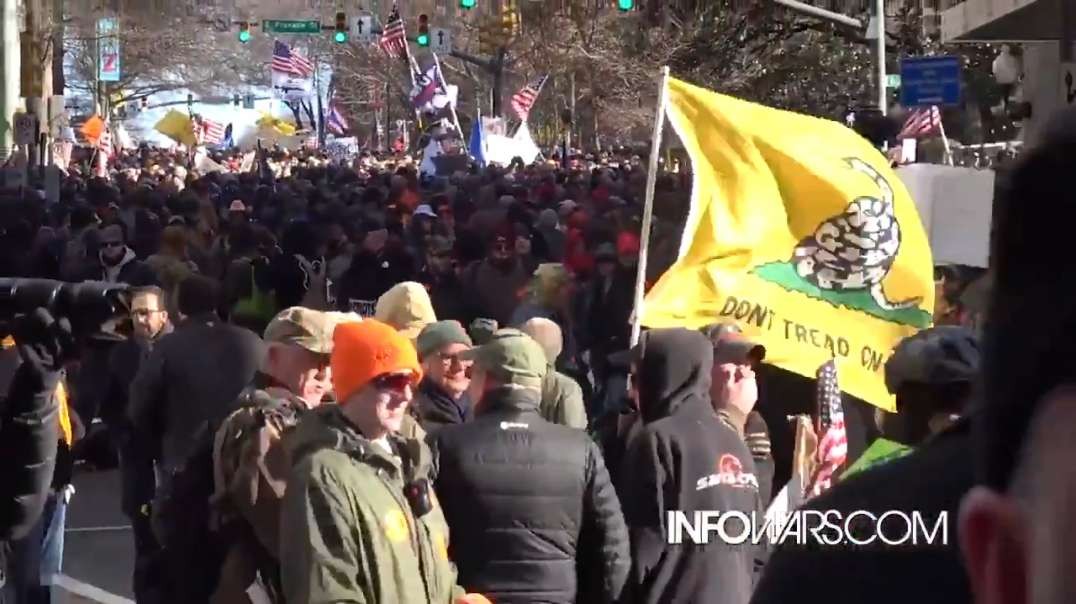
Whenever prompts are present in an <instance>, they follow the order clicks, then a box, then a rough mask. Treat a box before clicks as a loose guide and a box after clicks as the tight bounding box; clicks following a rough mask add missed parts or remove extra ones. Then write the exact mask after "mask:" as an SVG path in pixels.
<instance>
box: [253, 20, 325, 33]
mask: <svg viewBox="0 0 1076 604" xmlns="http://www.w3.org/2000/svg"><path fill="white" fill-rule="evenodd" d="M262 31H264V32H265V33H269V34H320V33H321V21H281V20H274V19H267V20H265V21H262Z"/></svg>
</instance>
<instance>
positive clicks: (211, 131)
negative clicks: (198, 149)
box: [201, 118, 228, 145]
mask: <svg viewBox="0 0 1076 604" xmlns="http://www.w3.org/2000/svg"><path fill="white" fill-rule="evenodd" d="M201 128H202V142H203V143H204V144H206V145H219V144H221V143H222V142H224V134H225V131H226V130H227V129H228V128H227V126H225V125H224V124H222V123H220V122H214V121H213V120H207V119H205V118H202V126H201Z"/></svg>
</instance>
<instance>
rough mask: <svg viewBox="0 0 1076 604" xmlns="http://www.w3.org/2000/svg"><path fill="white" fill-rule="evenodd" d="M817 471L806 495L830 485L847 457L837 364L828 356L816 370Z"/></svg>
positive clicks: (846, 435) (846, 439)
mask: <svg viewBox="0 0 1076 604" xmlns="http://www.w3.org/2000/svg"><path fill="white" fill-rule="evenodd" d="M817 376H818V382H817V397H818V430H817V433H818V435H819V437H818V463H819V465H818V471H817V472H816V473H815V476H814V480H813V481H812V485H811V492H810V495H809V496H812V497H813V496H816V495H820V494H821V493H822V492H823V491H825V490H826V489H828V488H829V487H830V486H831V485H832V484H833V477H834V476H835V475H836V472H837V470H838V469H839V468H840V467H841V466H842V465H844V462H845V460H846V459H847V458H848V432H847V431H846V430H845V427H844V409H843V407H842V406H841V389H840V386H838V384H837V364H836V362H834V361H833V360H832V359H830V360H829V361H826V362H825V363H824V364H823V365H822V366H821V367H819V369H818V374H817Z"/></svg>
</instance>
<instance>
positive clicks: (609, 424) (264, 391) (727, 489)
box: [0, 125, 1076, 604]
mask: <svg viewBox="0 0 1076 604" xmlns="http://www.w3.org/2000/svg"><path fill="white" fill-rule="evenodd" d="M1058 133H1059V135H1058V136H1057V137H1055V139H1054V140H1053V141H1052V142H1049V141H1048V142H1047V143H1045V144H1044V145H1042V147H1041V148H1039V149H1037V150H1035V151H1033V152H1031V153H1030V154H1029V156H1028V157H1027V158H1025V159H1024V160H1023V162H1022V164H1021V166H1020V167H1019V168H1018V169H1017V171H1016V173H1015V175H1014V177H1013V180H1012V182H1011V183H1010V184H1009V186H1008V188H1007V189H1006V190H1005V191H1003V193H1002V194H1001V201H1000V203H999V206H1000V208H1001V211H1000V216H999V217H998V220H999V223H998V225H999V227H998V230H997V236H996V240H995V252H994V254H993V268H992V270H991V271H990V272H989V273H987V274H985V275H980V274H977V273H975V274H968V273H967V272H966V271H961V270H958V269H951V268H944V269H941V270H939V272H938V288H939V289H938V291H939V304H938V313H937V316H936V322H937V325H936V326H935V327H932V328H930V329H926V330H923V331H921V332H919V333H918V334H917V335H915V336H913V337H911V338H908V339H907V340H905V341H904V342H902V343H901V344H900V345H899V346H898V347H897V348H896V349H895V350H894V351H893V353H892V355H891V356H890V357H889V359H888V361H887V363H886V367H885V373H886V385H887V386H888V388H889V389H890V391H891V392H892V393H893V394H894V395H895V396H896V401H897V413H896V414H883V413H881V412H879V415H880V417H879V418H878V422H877V426H875V432H876V433H878V434H882V435H884V436H886V437H887V438H890V439H892V440H895V441H897V442H900V443H904V444H907V445H911V446H914V447H915V448H916V450H915V451H914V452H913V453H911V454H909V455H907V456H905V457H903V458H901V459H899V460H896V461H892V462H889V463H887V464H885V465H882V466H880V467H878V468H875V469H872V470H868V471H865V472H863V473H861V474H857V475H856V476H854V477H852V478H849V479H847V480H843V481H838V482H837V484H836V485H835V486H834V487H833V488H831V489H830V490H828V491H827V492H826V493H825V494H823V495H822V496H821V497H818V498H815V499H812V500H810V501H808V503H807V506H808V507H812V508H815V509H847V510H856V509H876V510H888V509H903V510H915V511H919V512H921V513H927V514H931V513H933V514H935V515H938V514H940V513H941V512H949V513H950V517H951V519H952V523H953V527H952V528H951V529H950V530H951V533H952V535H953V536H954V537H953V538H952V540H951V542H950V543H949V544H947V545H944V546H940V547H925V548H921V549H914V550H900V551H896V550H887V549H885V548H873V549H871V548H867V549H847V548H836V549H829V550H826V549H824V548H823V549H819V548H818V547H816V546H817V544H814V545H815V547H811V546H808V547H805V548H804V547H796V546H781V547H780V548H777V549H773V548H772V547H768V546H766V545H765V544H751V545H744V546H733V545H729V544H721V543H717V542H711V543H710V544H706V545H702V544H687V543H684V544H672V543H670V541H669V538H668V524H667V523H668V512H670V511H684V512H686V513H688V514H690V513H692V512H693V511H707V510H720V511H739V512H744V513H746V514H750V513H752V512H755V513H761V512H763V511H765V510H766V509H767V508H768V506H769V504H770V502H771V501H772V500H773V499H774V497H775V493H776V492H777V491H779V490H780V488H781V486H783V485H782V484H775V462H774V458H773V453H772V450H771V442H770V438H769V430H768V428H767V426H766V422H765V421H763V419H762V416H761V414H760V413H759V410H758V409H757V406H758V403H759V398H760V397H759V388H760V385H759V381H760V378H759V376H760V375H763V374H762V373H761V368H762V366H763V364H764V363H765V360H766V350H765V348H764V347H763V346H761V345H759V344H758V343H757V342H753V341H751V340H750V339H749V338H747V337H746V336H745V335H744V334H743V333H742V332H741V331H740V329H739V328H738V327H737V326H736V325H734V324H731V323H720V322H715V323H714V324H712V325H709V326H707V327H706V328H704V329H702V330H697V329H686V328H674V329H653V330H648V331H645V332H644V333H643V335H642V338H641V340H640V342H639V344H638V345H637V346H635V347H630V346H629V334H630V324H631V313H632V307H633V295H634V284H635V274H636V271H637V267H638V262H639V252H640V249H639V248H640V236H639V213H640V201H641V193H642V186H643V183H644V181H645V172H644V171H643V170H642V169H641V168H640V167H639V166H638V165H637V162H635V161H633V160H632V159H631V158H622V159H621V158H610V157H592V158H580V165H577V166H574V167H571V168H565V167H563V166H558V165H555V164H543V163H538V164H534V165H531V166H513V167H512V168H511V169H501V168H496V167H492V168H485V169H478V168H475V169H472V170H471V171H470V172H468V173H460V174H455V175H452V176H446V177H435V178H420V177H419V176H418V175H417V172H416V171H415V170H414V167H413V166H412V165H410V164H409V163H408V162H406V161H391V162H384V161H378V160H377V159H376V158H374V157H373V156H371V155H364V156H363V157H360V158H357V159H356V160H355V161H354V162H353V163H351V164H349V165H340V164H338V163H332V162H327V161H319V160H318V159H316V158H303V157H291V156H288V155H287V154H286V153H285V152H279V151H274V152H271V153H264V154H260V156H259V158H258V164H260V165H259V166H256V170H254V171H252V172H249V173H242V174H238V173H219V172H215V173H211V174H198V173H197V172H195V171H191V170H189V169H187V168H185V167H183V165H182V164H183V163H184V162H183V160H182V158H179V157H177V156H174V155H170V154H168V153H165V152H161V151H154V150H150V149H142V150H141V151H140V152H138V153H131V154H128V155H127V156H126V157H124V158H123V159H122V160H121V161H120V162H119V163H118V164H117V165H116V166H115V170H114V173H113V174H112V177H111V178H110V179H87V178H83V177H81V176H79V175H78V174H77V173H76V172H73V173H72V174H70V175H69V176H68V177H67V179H66V180H65V182H64V186H63V188H62V192H61V200H60V202H59V203H58V204H54V205H47V204H45V203H43V200H42V199H39V198H37V197H38V196H37V195H35V194H33V192H31V194H30V195H27V196H26V198H23V199H17V200H13V201H11V202H10V203H6V204H4V205H3V212H4V216H3V219H4V225H5V230H4V233H3V237H2V238H0V241H2V242H3V254H0V263H3V265H4V266H3V267H2V268H3V270H2V271H0V272H2V274H3V275H11V276H22V277H44V278H53V279H60V280H65V281H78V280H84V279H92V280H100V281H107V282H112V283H122V284H126V285H129V286H130V288H131V289H130V290H129V293H130V313H129V315H130V316H129V317H128V319H129V321H128V322H127V323H126V324H124V323H118V324H113V325H111V326H110V327H109V329H111V330H112V331H111V332H110V335H111V336H112V337H101V338H85V337H80V338H75V337H73V336H72V334H71V331H70V327H69V325H67V324H66V322H65V321H64V320H62V318H61V317H52V316H50V315H49V314H48V313H47V312H43V311H42V312H36V313H33V314H31V315H26V316H21V317H19V318H18V319H17V320H16V321H15V322H14V323H13V324H12V327H11V328H10V330H11V331H12V335H13V338H12V339H11V340H10V341H9V342H8V343H7V344H6V345H5V348H6V349H7V350H9V356H10V357H11V358H13V359H18V361H17V362H13V363H12V365H13V368H12V371H11V379H10V386H9V387H8V390H7V391H8V396H7V399H6V403H5V410H4V411H5V412H4V414H3V417H4V423H3V424H0V448H3V453H2V456H3V457H2V458H3V459H10V460H13V461H14V462H15V463H11V464H5V467H4V468H3V469H2V470H0V485H4V486H5V488H6V489H9V490H12V491H13V492H12V493H11V497H10V501H17V502H18V505H9V497H8V493H7V492H5V493H4V500H3V504H4V505H3V506H2V507H0V511H3V512H4V516H3V517H0V526H2V528H3V532H2V533H0V540H3V543H4V548H3V549H2V550H0V551H2V552H3V555H4V559H5V564H4V565H0V568H6V569H7V572H6V574H5V583H6V585H5V586H4V592H3V593H4V595H5V597H7V598H8V600H10V601H11V602H19V603H22V602H47V601H49V590H48V585H47V584H46V583H47V582H46V581H42V580H41V577H42V576H43V575H44V573H42V572H39V571H40V566H41V564H42V560H43V559H45V558H48V555H47V554H48V549H49V547H50V543H49V540H48V538H47V533H48V532H49V530H48V529H49V526H50V524H51V522H52V518H53V517H54V516H55V514H54V512H53V510H55V508H56V507H57V506H59V505H62V504H63V502H64V501H65V499H64V498H65V497H66V495H65V493H66V492H67V491H66V490H65V489H64V487H65V486H66V485H67V484H69V483H70V481H71V473H72V469H71V467H72V464H73V463H74V461H73V458H74V457H78V456H79V455H72V454H71V452H72V451H75V452H76V453H79V452H81V455H82V456H83V457H86V458H90V457H93V453H91V452H88V451H89V450H91V449H93V448H94V447H90V446H87V445H86V443H88V442H91V441H97V445H96V447H99V448H101V449H104V450H107V451H110V452H114V453H115V454H116V457H117V459H118V465H119V472H120V475H121V479H122V484H123V489H122V491H123V492H122V498H121V499H122V502H121V506H122V509H123V512H124V513H125V514H126V515H127V516H128V517H129V518H130V519H131V525H132V533H133V539H134V548H135V552H136V563H135V568H133V569H132V580H133V591H134V594H135V600H136V601H137V602H139V603H140V604H141V603H143V602H145V603H155V602H183V603H192V602H214V603H230V602H251V603H261V602H273V603H281V602H286V603H288V604H293V603H295V604H305V603H311V604H313V603H329V602H371V603H372V602H380V603H390V602H400V603H412V602H431V603H432V602H440V603H457V602H465V603H475V602H487V601H489V602H497V603H501V602H504V603H513V602H520V603H522V602H588V603H589V602H611V603H612V602H624V603H635V602H654V603H657V602H683V603H701V602H706V603H711V602H714V603H718V604H721V603H725V602H727V603H730V604H732V603H736V604H742V603H746V602H749V601H751V602H763V603H768V602H788V601H809V602H813V601H823V600H826V601H833V600H836V601H842V602H843V601H867V600H869V601H884V602H907V601H918V602H962V601H967V602H970V601H978V602H1022V601H1037V602H1062V601H1065V598H1064V594H1066V593H1068V591H1067V589H1068V587H1067V584H1068V582H1069V581H1070V579H1068V575H1067V574H1066V573H1064V570H1065V564H1064V563H1063V561H1064V560H1067V557H1066V553H1067V551H1068V549H1069V545H1068V544H1069V542H1070V541H1071V540H1067V532H1065V531H1067V528H1066V527H1067V526H1068V524H1067V521H1066V520H1065V517H1064V516H1065V514H1064V512H1065V507H1064V505H1063V502H1066V501H1068V499H1067V498H1068V497H1069V496H1070V495H1071V493H1070V491H1071V488H1072V487H1071V485H1070V484H1069V481H1068V475H1069V474H1070V472H1068V471H1067V470H1066V469H1065V468H1067V466H1065V464H1064V462H1063V460H1062V456H1066V455H1067V452H1068V449H1069V447H1070V445H1069V444H1068V443H1070V442H1071V439H1070V438H1067V436H1066V431H1065V427H1066V426H1067V419H1068V415H1070V414H1071V409H1073V408H1076V407H1073V406H1072V405H1071V404H1070V401H1069V400H1068V399H1069V397H1070V396H1071V394H1070V393H1069V392H1068V391H1067V390H1065V389H1060V390H1056V388H1057V387H1058V386H1063V385H1064V384H1065V383H1067V382H1068V381H1071V380H1072V373H1071V367H1070V365H1071V363H1070V362H1069V360H1068V359H1069V358H1070V354H1069V353H1070V351H1069V350H1068V346H1067V342H1068V341H1069V340H1070V339H1071V338H1069V335H1068V334H1067V333H1066V332H1065V331H1064V330H1065V328H1067V327H1068V326H1070V324H1071V318H1070V317H1069V315H1070V314H1071V313H1069V312H1068V311H1067V310H1066V309H1065V306H1064V300H1066V299H1067V297H1066V295H1067V294H1068V293H1071V291H1070V290H1072V289H1073V287H1074V286H1073V285H1072V283H1070V281H1071V279H1068V278H1067V277H1065V275H1066V274H1067V273H1066V272H1065V271H1064V269H1063V267H1060V266H1059V265H1060V263H1061V262H1063V260H1062V258H1064V256H1063V255H1061V254H1057V253H1054V251H1055V248H1056V247H1057V246H1058V245H1060V244H1061V242H1063V241H1065V237H1064V236H1063V235H1064V233H1063V229H1064V228H1066V225H1067V220H1065V219H1066V218H1067V217H1072V216H1071V214H1072V211H1071V209H1069V207H1068V205H1067V197H1066V195H1067V192H1066V191H1067V190H1066V189H1063V188H1062V184H1061V179H1060V175H1063V174H1065V170H1064V167H1065V166H1066V162H1071V157H1073V156H1074V155H1073V154H1072V151H1073V150H1072V144H1073V143H1072V136H1074V134H1073V133H1072V131H1071V130H1067V129H1066V127H1065V126H1064V125H1062V126H1059V127H1058ZM281 166H284V167H285V168H286V169H284V170H282V169H281ZM659 180H661V181H662V187H663V190H664V191H665V192H666V193H668V194H669V195H670V197H677V196H684V197H686V193H687V191H686V190H684V189H683V188H682V187H680V186H679V185H678V181H677V180H676V179H675V178H663V179H659ZM1032 198H1033V199H1035V200H1036V202H1037V203H1036V204H1035V205H1036V207H1035V209H1034V210H1033V209H1031V205H1032V204H1028V203H1025V202H1026V201H1027V200H1028V199H1032ZM1043 205H1045V206H1046V208H1045V209H1043V208H1042V207H1041V206H1043ZM674 220H675V219H674ZM658 222H659V227H658V229H657V230H656V231H655V237H654V239H653V242H654V245H653V247H652V250H651V253H652V254H653V256H651V258H650V259H651V262H652V263H653V264H654V265H655V268H654V270H655V271H656V272H657V273H660V271H661V270H662V269H663V264H664V266H667V265H668V262H669V261H670V260H671V257H669V256H671V254H672V253H674V248H675V243H676V236H675V230H674V229H669V225H667V224H662V222H663V221H662V220H659V221H658ZM665 222H668V221H665ZM1030 230H1034V231H1035V232H1036V233H1037V235H1036V236H1035V237H1028V236H1027V233H1028V232H1029V231H1030ZM1054 234H1058V235H1059V236H1058V237H1056V238H1055V237H1053V235H1054ZM663 254H664V255H665V256H666V259H665V260H664V262H663V260H662V256H663ZM1055 265H1057V266H1056V268H1058V270H1057V271H1056V272H1048V274H1050V275H1051V277H1050V278H1048V279H1047V278H1043V277H1042V275H1044V274H1047V273H1046V272H1043V271H1051V270H1052V269H1053V268H1054V267H1055ZM1029 267H1032V268H1029ZM1034 267H1041V269H1040V268H1034ZM651 276H652V275H651ZM1050 299H1052V300H1057V301H1060V304H1059V305H1058V306H1057V307H1056V308H1055V310H1054V311H1052V312H1050V313H1045V314H1044V313H1042V312H1037V313H1035V314H1033V313H1030V311H1031V310H1032V309H1038V310H1039V311H1041V310H1042V305H1041V301H1042V300H1050ZM986 300H989V303H986V302H985V301H986ZM988 309H989V310H988ZM1032 316H1035V317H1036V319H1037V320H1039V321H1044V322H1046V323H1047V325H1048V328H1047V329H1035V330H1033V331H1029V330H1028V329H1027V325H1026V321H1027V320H1028V319H1029V318H1030V317H1032ZM980 334H982V337H984V338H985V344H984V345H983V346H980V343H979V342H980ZM980 357H982V361H980ZM16 365H17V367H15V366H16ZM980 383H985V385H986V387H985V388H982V389H980V388H978V385H979V384H980ZM763 387H765V385H764V384H763ZM57 393H59V395H57ZM47 401H53V402H52V403H47ZM57 416H58V417H57ZM9 418H16V420H17V421H11V420H10V419H9ZM95 419H100V420H101V422H100V424H99V426H104V429H103V430H102V429H100V428H95V424H94V423H93V420H95ZM28 427H31V428H33V430H36V432H34V434H33V435H28V434H27V433H26V432H27V430H28ZM42 442H51V443H53V444H55V443H59V445H58V448H59V450H60V452H61V454H60V455H52V454H51V452H50V450H49V449H48V448H47V447H41V446H31V443H34V444H35V445H40V443H42ZM80 444H81V445H82V446H81V447H80ZM101 455H105V454H101ZM45 459H49V460H51V461H47V463H46V462H44V461H43V460H45ZM1051 461H1052V462H1053V463H1050V462H1051ZM10 484H14V485H17V486H15V487H13V488H12V487H10V486H8V485H10ZM49 484H51V485H52V488H51V489H49V488H47V486H48V485H49ZM35 488H37V489H38V490H40V491H41V492H42V493H44V494H43V495H42V496H40V497H36V496H33V492H34V489H35ZM42 510H44V513H42ZM1032 519H1035V521H1036V522H1039V523H1041V522H1051V523H1054V524H1052V525H1051V526H1052V527H1053V528H1052V529H1050V530H1048V531H1043V530H1041V526H1042V525H1041V524H1040V525H1039V526H1032V524H1031V522H1032ZM1057 531H1060V533H1058V532H1057ZM1057 535H1060V536H1061V538H1060V539H1059V538H1056V537H1057ZM1032 595H1033V596H1034V597H1032ZM1023 596H1027V599H1024V598H1023ZM8 600H3V599H2V598H0V601H4V602H5V603H6V602H7V601H8Z"/></svg>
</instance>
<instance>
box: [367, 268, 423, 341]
mask: <svg viewBox="0 0 1076 604" xmlns="http://www.w3.org/2000/svg"><path fill="white" fill-rule="evenodd" d="M374 318H375V319H377V320H378V321H381V322H382V323H388V324H389V325H391V326H393V327H394V328H396V331H398V332H400V333H401V334H403V336H404V337H405V338H407V339H409V340H411V341H412V342H414V341H415V339H416V338H418V334H419V333H421V332H422V328H424V327H426V326H427V325H429V324H430V323H434V322H436V321H437V315H436V314H435V313H434V312H433V302H432V301H430V294H429V292H427V291H426V288H425V287H424V286H423V285H422V284H421V283H416V282H414V281H404V282H403V283H397V284H396V285H394V286H393V287H392V289H390V290H389V291H387V292H385V293H384V294H383V295H382V296H381V297H380V298H378V299H377V306H376V308H375V309H374Z"/></svg>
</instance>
